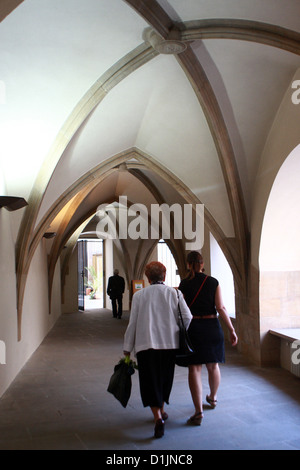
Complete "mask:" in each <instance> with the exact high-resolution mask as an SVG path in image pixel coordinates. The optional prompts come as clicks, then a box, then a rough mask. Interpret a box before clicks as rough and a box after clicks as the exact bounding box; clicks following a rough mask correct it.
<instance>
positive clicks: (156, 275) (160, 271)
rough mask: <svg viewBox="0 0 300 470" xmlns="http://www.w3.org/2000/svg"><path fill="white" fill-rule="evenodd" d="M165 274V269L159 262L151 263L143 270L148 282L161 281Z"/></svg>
mask: <svg viewBox="0 0 300 470" xmlns="http://www.w3.org/2000/svg"><path fill="white" fill-rule="evenodd" d="M166 272H167V269H166V267H165V266H164V265H163V264H162V263H160V262H159V261H152V262H151V263H149V264H147V266H146V268H145V274H146V276H147V278H148V279H149V281H150V282H157V281H163V280H164V279H165V275H166Z"/></svg>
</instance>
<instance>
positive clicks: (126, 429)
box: [0, 309, 300, 451]
mask: <svg viewBox="0 0 300 470" xmlns="http://www.w3.org/2000/svg"><path fill="white" fill-rule="evenodd" d="M127 320H128V313H125V314H124V318H123V319H122V320H116V319H113V318H112V315H111V312H110V311H109V310H104V309H103V310H101V311H100V310H99V311H98V310H96V311H87V312H85V313H79V312H76V313H74V314H69V315H63V316H62V317H61V318H60V319H59V320H58V322H57V323H56V325H55V326H54V328H53V329H52V330H51V332H50V333H49V335H48V336H47V337H46V338H45V340H44V341H43V343H42V344H41V345H40V347H39V348H38V349H37V351H36V352H35V353H34V354H33V355H32V357H31V358H30V360H29V361H28V362H27V364H26V365H25V366H24V368H23V369H22V370H21V372H20V373H19V374H18V376H17V377H16V379H15V380H14V382H13V383H12V384H11V386H10V387H9V389H8V390H7V391H6V393H5V394H4V395H3V396H2V398H1V399H0V449H1V450H12V449H13V450H22V449H25V450H40V449H42V450H97V449H99V450H100V449H102V450H107V451H112V450H119V451H125V450H128V451H134V450H148V451H153V450H170V451H171V450H173V451H174V450H201V449H204V450H212V449H214V450H298V449H300V380H299V379H297V378H296V377H294V376H292V375H291V374H289V373H288V372H286V371H284V370H282V369H279V368H267V369H264V368H259V367H255V366H253V365H249V364H247V362H246V361H245V360H244V358H243V357H241V356H240V355H239V354H238V353H237V351H236V350H233V349H232V348H230V349H228V351H227V360H226V364H224V365H222V366H221V373H222V382H221V387H220V391H219V396H218V399H219V402H218V406H217V408H216V409H214V410H212V409H208V408H207V407H205V408H204V420H203V423H202V426H201V427H190V426H188V425H187V424H186V420H187V418H188V417H189V416H190V415H191V414H192V412H193V406H192V402H191V398H190V394H189V390H188V386H187V370H186V369H184V368H178V367H176V373H175V380H174V387H173V390H172V394H171V401H170V405H169V406H168V407H167V411H168V413H169V420H168V421H167V423H166V433H165V436H164V437H163V438H162V439H153V437H152V436H153V422H152V417H151V412H150V410H149V409H148V408H146V409H145V408H143V406H142V403H141V400H140V395H139V386H138V374H137V373H136V374H134V375H133V377H132V395H131V398H130V401H129V404H128V406H127V408H126V409H125V408H123V407H122V406H121V405H120V403H119V402H118V401H117V400H116V399H115V398H114V397H113V396H112V395H111V394H110V393H108V392H107V385H108V382H109V378H110V376H111V374H112V372H113V367H114V365H115V363H117V362H118V361H119V359H120V358H121V357H122V341H123V334H124V331H125V328H126V325H127ZM203 383H204V396H205V394H206V393H207V392H208V385H207V374H206V371H205V372H204V373H203Z"/></svg>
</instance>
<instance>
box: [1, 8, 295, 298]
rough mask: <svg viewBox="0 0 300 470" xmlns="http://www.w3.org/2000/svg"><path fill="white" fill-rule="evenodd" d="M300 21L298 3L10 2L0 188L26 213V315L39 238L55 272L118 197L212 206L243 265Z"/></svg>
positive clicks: (22, 243) (21, 267) (21, 268)
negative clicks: (102, 208)
mask: <svg viewBox="0 0 300 470" xmlns="http://www.w3.org/2000/svg"><path fill="white" fill-rule="evenodd" d="M299 17H300V4H299V2H298V1H297V0H264V1H263V2H262V1H261V0H252V1H251V2H249V0H227V1H226V2H225V1H224V0H185V1H182V0H151V1H149V0H126V1H122V0H85V1H84V2H83V1H81V0H63V1H61V0H24V1H17V0H13V1H4V2H2V5H1V7H0V19H1V20H2V22H1V24H0V57H1V59H0V60H1V61H0V63H1V76H0V80H1V83H2V85H3V87H2V89H4V91H2V102H1V104H0V111H1V117H0V125H1V133H2V135H1V141H0V162H1V165H2V173H3V175H4V182H3V183H1V181H2V180H0V185H1V184H2V187H0V189H1V190H2V193H5V194H12V195H19V196H22V197H25V198H26V199H27V200H28V202H29V205H28V207H27V208H26V209H25V210H24V211H23V212H24V213H23V214H22V216H23V218H22V221H21V226H20V230H19V234H18V239H17V266H18V279H19V281H18V285H19V289H20V292H21V293H20V298H19V301H20V302H21V298H22V289H24V286H23V288H22V285H23V284H22V283H23V279H24V274H25V277H26V272H28V269H29V265H30V260H31V259H32V255H33V253H34V250H35V248H36V246H37V244H38V243H39V241H40V239H41V237H42V236H43V234H44V233H45V232H46V231H55V232H57V233H58V236H59V240H60V244H59V243H58V242H57V250H56V252H55V254H54V255H53V256H54V258H53V259H56V256H57V255H58V254H59V250H60V249H61V247H62V246H64V245H65V243H66V241H67V240H68V239H69V238H70V237H71V236H72V234H74V233H75V232H76V230H78V229H79V228H81V227H82V224H84V222H85V221H86V222H87V221H88V220H90V217H91V216H92V215H93V213H94V212H95V210H96V208H97V206H98V205H100V204H102V203H106V202H107V203H109V202H111V201H113V200H115V199H116V198H117V197H118V196H119V195H122V194H128V195H129V196H128V199H130V201H131V202H147V203H148V204H150V203H151V202H153V201H158V200H159V201H165V202H167V203H172V202H174V201H175V200H176V199H177V200H178V201H180V202H183V201H186V202H193V203H197V202H199V203H203V204H205V210H206V223H207V224H208V227H209V229H210V230H211V231H212V232H213V233H214V234H215V236H216V238H217V239H218V241H219V242H220V243H222V241H223V242H224V245H223V249H224V250H225V251H226V250H227V252H226V254H227V256H228V258H229V261H231V265H232V267H233V268H234V265H236V266H237V265H238V264H239V262H240V261H242V263H243V260H244V259H245V257H246V256H247V250H248V244H249V225H250V221H251V209H252V201H253V186H254V183H255V178H256V174H257V169H258V166H259V163H260V158H261V154H262V151H263V148H264V145H265V142H266V139H267V136H268V133H269V131H270V128H271V126H272V123H273V120H274V116H275V115H276V112H277V110H278V107H279V105H280V103H281V100H282V98H283V95H284V93H285V92H286V89H287V87H288V85H289V83H290V82H291V80H292V78H293V76H294V75H295V72H296V71H297V69H298V68H299V65H300V59H299V54H300V22H299ZM120 165H121V167H120ZM122 165H123V166H122ZM124 165H125V166H124ZM0 168H1V167H0ZM226 240H227V241H229V240H230V242H228V243H227V244H226ZM233 242H234V244H233ZM59 247H60V248H59ZM240 267H241V265H240V264H239V269H240ZM242 269H243V268H242ZM237 273H238V269H237Z"/></svg>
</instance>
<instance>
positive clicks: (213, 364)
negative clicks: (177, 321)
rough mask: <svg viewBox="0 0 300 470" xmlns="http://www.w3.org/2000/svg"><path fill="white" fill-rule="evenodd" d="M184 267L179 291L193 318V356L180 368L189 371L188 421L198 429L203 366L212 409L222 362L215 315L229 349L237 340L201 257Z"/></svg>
mask: <svg viewBox="0 0 300 470" xmlns="http://www.w3.org/2000/svg"><path fill="white" fill-rule="evenodd" d="M187 264H188V269H189V274H188V277H187V278H186V279H183V280H182V281H181V283H180V285H179V289H180V290H181V292H182V293H183V295H184V297H185V300H186V303H187V304H188V306H189V308H190V310H191V312H192V315H193V320H192V322H191V325H190V327H189V335H190V339H191V342H192V344H193V346H194V350H195V354H193V355H192V356H190V357H189V358H185V359H184V360H183V361H182V362H181V363H180V364H179V365H182V366H186V367H188V368H189V387H190V391H191V395H192V400H193V403H194V406H195V414H194V415H193V416H191V417H190V419H189V423H190V424H194V425H198V426H199V425H200V424H201V422H202V418H203V405H202V380H201V372H202V365H203V364H205V365H206V368H207V371H208V382H209V387H210V394H209V395H207V396H206V401H207V402H208V403H209V404H210V406H211V407H212V408H215V407H216V404H217V391H218V388H219V385H220V378H221V375H220V369H219V363H223V362H225V353H224V334H223V330H222V328H221V325H220V322H219V319H218V313H219V315H220V316H221V318H222V320H223V321H224V323H225V325H226V326H227V328H228V329H229V332H230V339H231V344H232V346H235V345H236V344H237V342H238V338H237V335H236V333H235V330H234V328H233V325H232V323H231V320H230V317H229V315H228V313H227V311H226V308H225V306H224V304H223V301H222V295H221V288H220V286H219V282H218V281H217V279H215V278H213V277H211V276H207V275H206V274H204V273H203V272H202V271H203V265H204V263H203V258H202V255H201V254H200V253H198V251H192V252H190V253H189V254H188V257H187Z"/></svg>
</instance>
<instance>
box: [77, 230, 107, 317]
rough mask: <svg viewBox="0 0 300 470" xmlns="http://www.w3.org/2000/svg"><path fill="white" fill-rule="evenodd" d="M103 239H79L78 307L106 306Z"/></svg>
mask: <svg viewBox="0 0 300 470" xmlns="http://www.w3.org/2000/svg"><path fill="white" fill-rule="evenodd" d="M103 278H104V275H103V240H99V239H97V240H93V239H84V240H78V309H79V310H81V311H84V310H93V309H100V308H103V306H104V290H103V287H104V282H103Z"/></svg>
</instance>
